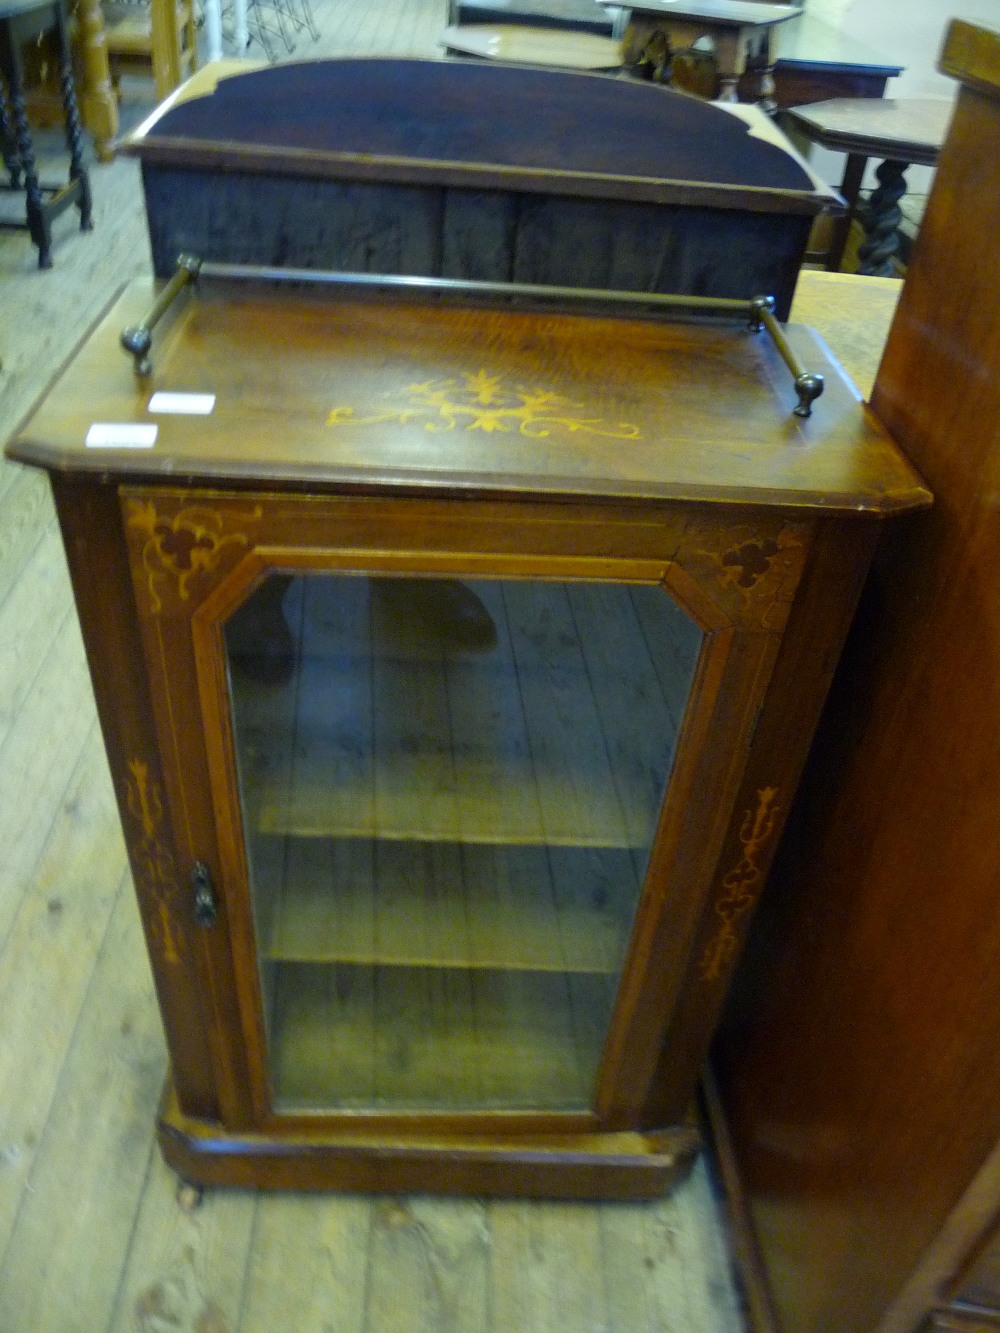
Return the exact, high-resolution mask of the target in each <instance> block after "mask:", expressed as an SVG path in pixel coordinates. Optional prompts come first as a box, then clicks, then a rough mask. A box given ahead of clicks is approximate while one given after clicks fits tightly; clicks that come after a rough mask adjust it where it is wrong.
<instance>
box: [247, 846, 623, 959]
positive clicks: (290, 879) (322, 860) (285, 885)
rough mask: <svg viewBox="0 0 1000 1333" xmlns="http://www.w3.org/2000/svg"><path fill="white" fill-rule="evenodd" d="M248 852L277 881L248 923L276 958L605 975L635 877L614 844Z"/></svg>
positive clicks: (619, 948) (619, 944) (618, 951)
mask: <svg viewBox="0 0 1000 1333" xmlns="http://www.w3.org/2000/svg"><path fill="white" fill-rule="evenodd" d="M252 861H253V865H254V870H255V873H256V875H257V878H258V883H260V882H261V881H264V880H268V881H269V880H270V876H271V874H273V875H274V876H275V879H276V880H277V882H276V883H275V884H274V889H273V892H271V891H269V890H270V884H268V889H267V890H265V891H264V892H263V893H262V894H261V897H262V898H263V899H264V903H263V904H262V906H261V908H260V912H259V916H258V927H259V930H260V932H261V935H262V937H263V938H262V941H261V949H262V952H263V954H264V955H265V956H266V957H267V958H268V959H271V960H274V961H278V962H348V963H359V964H395V965H401V966H409V967H417V966H424V967H436V968H447V967H452V968H465V969H477V970H484V969H488V968H501V969H505V970H509V971H539V972H546V971H548V972H587V973H595V974H599V975H612V974H613V973H615V972H616V971H617V968H618V966H619V961H620V959H621V958H622V956H623V955H624V951H625V946H626V944H627V941H628V934H629V931H630V930H631V926H632V919H633V916H634V912H635V904H636V902H637V900H638V896H639V892H640V889H641V885H642V875H641V869H642V867H637V866H636V863H635V860H634V859H633V857H632V855H631V853H630V852H629V851H628V850H627V849H618V848H615V849H610V850H609V849H607V848H598V849H595V848H590V847H554V848H544V847H532V846H522V847H506V846H491V845H488V844H487V845H479V846H475V845H469V844H457V843H435V842H423V843H413V844H410V843H404V842H397V841H390V842H384V843H379V842H377V841H375V840H373V839H331V840H326V839H318V838H310V839H289V840H288V841H287V842H286V841H285V840H281V841H278V840H273V841H269V842H267V843H264V844H263V845H262V844H261V840H257V841H256V842H255V843H254V844H253V854H252ZM269 872H270V873H269ZM279 877H280V878H279Z"/></svg>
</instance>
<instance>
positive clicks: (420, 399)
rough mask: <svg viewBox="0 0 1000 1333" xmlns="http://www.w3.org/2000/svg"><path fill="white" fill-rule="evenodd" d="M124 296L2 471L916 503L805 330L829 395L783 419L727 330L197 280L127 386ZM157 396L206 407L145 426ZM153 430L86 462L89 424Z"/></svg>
mask: <svg viewBox="0 0 1000 1333" xmlns="http://www.w3.org/2000/svg"><path fill="white" fill-rule="evenodd" d="M151 298H152V291H151V287H150V285H149V284H148V283H145V282H143V281H139V282H136V283H133V284H130V285H129V286H128V287H127V288H126V289H125V291H124V293H123V295H122V296H121V298H120V299H119V300H118V301H117V302H116V303H115V304H114V305H113V306H112V308H111V309H110V311H109V313H108V314H107V315H106V317H105V318H104V320H103V322H102V323H101V325H100V326H99V328H98V330H97V332H96V335H95V336H94V337H93V338H91V339H90V340H89V341H88V343H87V344H86V345H85V346H84V347H83V349H82V350H81V352H80V354H79V356H78V357H77V358H76V359H75V361H74V362H73V363H72V365H71V366H70V367H69V368H68V369H67V370H66V371H65V372H64V373H63V375H62V377H61V378H60V380H58V381H57V383H56V385H55V388H54V391H53V392H52V393H51V394H50V395H49V397H48V398H47V400H46V402H45V404H44V406H43V407H42V408H41V410H40V411H39V412H38V413H37V414H36V415H35V417H34V418H32V419H31V420H30V422H29V423H28V425H27V427H26V428H25V430H24V432H23V433H22V435H21V436H20V437H19V438H18V440H17V441H15V444H14V447H13V450H12V452H13V454H14V456H16V457H18V458H20V459H22V460H24V461H28V462H35V463H41V464H43V465H45V466H50V467H56V468H72V469H85V470H90V471H98V472H101V473H102V474H112V475H120V476H122V477H129V478H141V477H147V478H150V479H156V478H160V479H162V478H164V477H170V478H177V477H178V476H184V475H191V476H198V477H201V478H205V479H209V480H212V479H222V478H239V477H246V476H248V475H253V476H268V477H269V478H270V479H272V481H273V482H275V483H280V482H281V481H283V480H288V481H295V480H305V481H309V482H314V483H318V484H319V483H321V484H324V485H330V484H333V485H337V486H340V487H346V488H350V489H356V490H359V491H362V492H373V491H375V492H383V493H384V492H386V491H388V490H399V489H401V488H402V489H407V490H411V489H412V488H413V487H414V486H419V487H420V488H421V489H422V490H423V489H426V488H430V489H431V490H432V491H433V492H436V493H445V494H446V493H456V492H457V493H465V494H467V493H469V492H470V491H473V492H474V493H477V494H494V495H498V496H501V495H509V496H517V495H522V496H530V495H536V496H539V497H543V496H554V495H563V496H577V497H582V498H604V497H612V496H618V497H622V498H623V499H630V498H632V499H648V498H653V499H665V500H677V499H680V500H686V499H690V500H718V501H729V502H738V503H765V504H768V503H770V504H777V505H791V506H795V507H799V508H807V509H814V510H821V511H824V512H830V511H840V512H843V511H844V510H849V511H852V512H857V511H863V512H864V511H867V512H872V513H885V512H891V511H894V510H898V509H906V508H909V507H912V506H914V505H917V506H919V505H923V504H925V503H927V500H928V497H927V493H926V491H925V490H924V489H923V487H922V486H921V484H920V482H919V479H918V478H917V476H916V474H915V473H914V472H913V471H912V470H911V469H910V468H909V466H908V465H907V463H906V462H905V460H903V459H902V458H901V457H900V455H899V454H898V453H897V451H896V450H895V448H894V447H893V445H892V442H891V440H890V438H889V436H888V435H887V434H886V433H885V431H884V430H883V429H882V428H881V426H880V425H879V424H878V422H877V421H875V420H874V418H873V417H871V415H870V414H868V413H867V412H865V411H859V410H858V403H857V397H856V393H855V391H854V390H853V388H852V387H851V386H850V385H849V383H848V381H847V380H846V379H845V378H844V376H843V374H842V373H841V371H840V369H839V367H838V366H837V364H836V363H835V362H833V361H832V360H831V359H830V358H829V356H828V355H827V354H826V352H825V350H824V348H823V344H822V343H821V342H820V341H819V340H818V339H816V338H815V337H814V335H813V334H812V333H811V332H810V331H809V330H807V329H802V328H797V327H794V326H790V327H789V330H788V336H789V339H790V341H791V342H792V343H793V344H794V346H795V347H796V350H797V352H798V355H799V357H800V359H801V360H802V361H803V363H804V364H806V365H807V366H808V367H809V369H811V370H815V371H817V372H819V373H821V374H823V375H824V376H825V377H826V384H827V387H826V391H825V393H824V395H823V397H822V398H821V399H820V400H819V402H818V403H817V405H816V407H815V409H814V411H813V414H812V416H811V417H810V418H809V419H808V420H803V419H802V418H800V417H796V416H794V415H793V413H792V408H793V406H794V405H795V401H796V398H795V392H794V389H793V386H792V382H791V377H790V375H789V372H788V370H787V369H786V367H785V366H784V364H783V363H782V362H781V360H780V358H779V357H778V355H777V353H776V351H775V349H774V347H773V346H772V345H771V344H770V343H769V341H768V340H767V339H766V338H765V337H764V336H762V335H758V334H753V333H751V332H749V331H748V329H747V328H746V327H745V326H744V325H743V324H742V323H740V322H738V321H737V322H736V323H733V324H725V325H718V324H716V325H714V326H709V325H704V324H702V325H697V324H693V323H691V322H661V323H655V322H652V321H644V320H639V319H633V320H626V319H610V318H599V317H594V316H590V315H582V314H575V315H559V314H545V313H532V314H528V313H513V312H510V311H503V310H495V309H494V310H489V309H471V308H455V307H452V308H446V307H440V306H418V305H403V304H388V303H383V302H380V303H374V302H371V301H366V302H361V301H351V300H345V299H344V298H343V297H342V296H339V297H323V298H316V299H312V298H305V297H299V298H292V297H289V296H288V295H274V296H269V295H267V294H264V295H261V294H250V293H249V292H247V291H246V290H245V289H244V290H243V291H239V290H235V289H233V288H231V287H230V288H226V287H224V286H222V285H221V284H212V283H203V284H201V285H200V286H199V288H198V289H197V290H196V291H194V292H192V293H190V294H185V295H184V296H183V297H182V298H181V300H179V301H178V303H177V305H176V306H175V307H174V311H173V312H172V313H171V314H170V315H169V316H168V317H167V318H166V319H165V320H164V321H163V322H162V323H161V324H160V325H159V326H158V327H157V329H156V333H155V335H154V340H153V351H152V361H153V372H152V375H151V376H150V377H149V378H148V379H145V380H143V379H139V378H137V377H136V376H135V374H134V373H133V369H132V362H131V359H130V358H129V357H127V356H126V355H125V354H124V353H123V352H122V350H121V348H120V346H119V343H118V337H119V334H120V332H121V330H122V328H123V327H124V326H125V325H127V324H133V323H137V322H138V321H139V320H141V319H142V318H143V316H144V315H145V313H146V312H147V310H148V308H149V306H150V303H151ZM157 390H170V391H175V392H186V393H191V392H198V393H211V394H214V395H215V406H214V409H213V411H212V412H211V413H210V414H209V415H207V416H194V415H192V416H187V415H154V414H151V413H150V412H149V410H148V404H149V400H150V397H151V395H152V394H153V393H154V392H155V391H157ZM95 421H96V422H113V423H142V424H146V425H149V424H155V425H156V427H157V437H156V442H155V444H154V445H153V446H152V447H151V448H145V449H137V448H125V449H107V448H101V449H94V448H88V447H87V446H86V444H85V439H86V436H87V432H88V430H89V428H90V426H91V424H92V423H94V422H95Z"/></svg>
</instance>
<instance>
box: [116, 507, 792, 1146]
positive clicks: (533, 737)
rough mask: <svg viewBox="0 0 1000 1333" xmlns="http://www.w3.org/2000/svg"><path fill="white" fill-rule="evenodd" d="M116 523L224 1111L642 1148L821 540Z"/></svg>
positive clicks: (391, 516)
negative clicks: (125, 554)
mask: <svg viewBox="0 0 1000 1333" xmlns="http://www.w3.org/2000/svg"><path fill="white" fill-rule="evenodd" d="M122 504H123V515H124V521H125V526H126V531H127V534H128V539H129V542H130V547H131V552H132V568H133V574H134V581H135V589H136V597H137V601H138V604H139V608H140V620H141V623H142V627H143V636H144V645H145V652H146V655H147V663H148V666H149V671H150V677H151V680H152V687H153V695H154V707H155V709H156V712H157V721H158V727H159V730H160V736H161V745H162V748H163V752H164V754H165V755H166V756H167V767H168V769H169V770H170V774H171V776H170V785H171V798H172V802H173V803H174V804H175V805H176V806H177V807H178V809H180V810H181V811H182V812H183V815H182V821H183V820H186V821H187V826H188V829H189V831H190V848H189V855H190V857H191V861H192V866H193V868H194V873H195V876H196V881H197V877H198V876H199V875H200V876H201V877H202V878H201V881H200V890H201V892H200V897H199V895H198V893H197V892H196V899H197V901H196V903H195V906H194V910H195V914H196V919H200V920H201V922H202V926H203V928H204V931H205V932H206V935H207V936H209V937H211V939H212V945H211V947H212V948H215V949H219V950H222V951H224V952H225V953H226V956H227V966H226V970H225V975H226V976H231V977H232V978H233V979H234V981H233V986H234V989H235V996H234V997H216V998H215V999H214V1000H213V1003H215V1004H216V1005H217V1008H218V1013H217V1020H216V1028H217V1031H218V1032H219V1034H220V1036H219V1042H218V1058H219V1061H220V1071H219V1079H220V1086H222V1087H224V1088H226V1089H228V1093H227V1094H226V1095H225V1096H223V1098H222V1102H223V1106H224V1115H225V1116H226V1118H227V1119H228V1120H229V1121H231V1122H232V1123H234V1124H236V1125H244V1126H245V1125H252V1126H255V1127H260V1128H263V1127H269V1128H271V1129H274V1128H275V1127H276V1126H277V1127H279V1128H280V1125H281V1124H282V1123H284V1124H293V1123H297V1124H300V1125H301V1123H302V1122H303V1121H304V1120H306V1121H307V1120H309V1119H313V1120H314V1121H317V1120H318V1119H321V1118H330V1117H333V1118H336V1117H349V1118H351V1120H352V1123H361V1122H364V1123H371V1124H379V1123H382V1122H385V1123H388V1122H389V1121H391V1120H392V1119H393V1118H399V1117H403V1118H406V1117H409V1118H411V1119H412V1118H414V1117H422V1116H423V1117H438V1118H444V1119H446V1120H447V1121H449V1122H454V1123H456V1124H461V1125H469V1124H473V1123H476V1122H478V1121H480V1120H481V1121H482V1123H483V1124H484V1125H486V1124H493V1125H496V1124H502V1123H514V1122H518V1123H522V1124H523V1123H525V1121H526V1118H530V1117H537V1121H538V1125H539V1127H541V1128H546V1127H548V1128H554V1127H555V1128H557V1127H559V1126H566V1127H569V1126H574V1125H575V1126H580V1125H590V1126H592V1127H595V1126H596V1127H600V1126H611V1127H615V1128H621V1127H622V1126H630V1125H632V1126H636V1127H638V1126H639V1125H640V1123H641V1121H642V1117H643V1107H644V1106H645V1105H646V1103H647V1101H648V1100H649V1085H650V1080H651V1078H652V1077H653V1075H654V1072H655V1070H656V1067H657V1058H658V1053H659V1050H660V1045H661V1039H662V1035H663V1032H664V1031H665V1029H666V1026H667V1023H668V1020H669V1017H670V1014H671V1012H672V1010H673V1008H674V1007H675V1006H676V1002H677V999H678V996H677V989H678V987H679V985H680V984H681V979H682V978H683V976H684V974H685V971H686V968H687V964H688V961H689V958H690V954H691V950H692V949H694V948H697V947H701V948H702V949H703V950H704V951H705V957H706V958H708V959H709V962H710V963H711V950H712V948H713V947H714V948H715V949H716V951H717V952H718V951H719V950H721V951H722V954H725V953H726V951H727V949H728V948H729V939H728V936H727V935H726V933H725V931H723V933H722V937H720V935H719V930H718V929H716V930H715V936H714V937H711V932H712V922H713V920H714V918H713V917H712V913H711V906H710V904H709V901H708V899H709V895H710V892H711V889H712V885H713V874H714V872H715V869H716V865H717V862H718V859H719V856H720V854H721V852H722V849H723V847H724V846H725V842H726V835H727V829H728V826H729V823H730V819H729V813H730V806H731V805H732V803H733V801H734V799H735V796H736V793H737V791H738V789H739V785H740V782H741V780H742V777H743V770H744V768H745V765H746V762H747V756H748V753H749V751H748V744H749V741H750V739H751V730H752V726H753V722H754V718H755V716H756V714H757V712H758V711H759V707H760V704H761V701H762V700H763V698H764V696H765V692H766V688H767V684H768V680H769V676H770V671H771V668H772V666H773V662H774V658H775V653H776V650H777V645H778V643H779V642H780V637H781V632H782V629H783V626H784V622H785V618H786V614H787V609H788V604H789V602H790V601H791V598H792V595H793V593H794V589H795V585H796V582H797V579H798V576H799V572H800V571H801V567H802V561H803V559H804V554H805V550H806V547H807V532H806V528H805V526H804V525H799V526H798V527H797V528H790V527H788V526H787V525H785V526H783V527H782V526H780V525H779V527H775V525H774V522H773V520H772V521H771V527H772V528H773V529H774V530H773V531H769V534H768V535H767V536H766V537H765V538H764V539H761V538H759V537H753V536H752V533H751V529H750V528H748V527H747V526H746V524H745V523H744V525H743V526H742V527H738V528H736V529H734V528H733V526H732V524H730V525H729V526H728V527H727V526H725V525H723V526H721V527H719V528H718V530H717V531H716V530H715V525H713V522H712V521H711V520H707V519H705V518H704V516H699V518H698V521H696V522H694V521H692V519H691V517H690V516H686V517H681V516H673V515H670V514H666V515H661V516H660V517H659V518H658V519H657V521H655V522H650V521H637V520H633V519H626V518H622V517H616V516H613V515H609V514H608V513H607V512H605V511H603V510H593V509H591V510H589V511H587V512H578V511H569V510H566V509H560V508H559V507H548V508H543V507H541V506H535V507H531V506H516V505H511V504H506V505H501V504H491V505H486V504H478V505H477V504H475V503H473V502H462V503H456V502H447V503H444V502H432V501H421V502H417V501H414V500H403V501H395V502H390V501H366V500H348V499H343V500H337V499H322V500H320V499H315V498H311V497H293V496H251V497H240V496H234V495H232V494H230V495H228V496H226V497H223V496H218V495H212V494H209V493H206V494H204V495H201V496H197V495H195V496H192V494H191V492H184V493H181V492H170V491H163V490H156V491H130V492H125V493H124V494H123V497H122ZM748 535H749V536H750V537H751V540H750V547H749V548H747V549H744V548H745V547H746V542H743V543H742V544H741V542H740V540H739V538H741V537H746V536H748ZM755 543H756V544H755ZM727 559H728V560H729V564H727V563H726V561H727ZM755 560H756V561H757V564H759V565H760V568H759V569H758V568H757V565H755V564H754V561H755ZM762 573H763V574H766V575H767V579H766V587H762V586H761V583H762V579H761V577H760V576H761V574H762ZM770 799H771V798H767V799H766V800H765V802H764V806H763V808H762V810H761V811H760V812H758V826H757V828H756V833H755V836H758V837H759V838H760V839H761V841H762V842H763V839H764V837H765V835H766V837H767V838H770V836H771V833H772V829H773V825H774V816H775V814H776V811H775V810H773V809H769V808H768V800H770ZM761 821H762V822H761ZM197 887H198V886H197V882H196V889H197ZM199 913H200V917H199V915H198V914H199ZM719 920H720V921H722V922H724V923H725V924H726V926H727V927H728V921H727V919H726V917H725V914H724V913H723V915H722V916H721V917H719ZM706 930H707V931H708V937H706V935H705V932H706ZM699 932H700V936H699ZM730 933H731V932H730ZM700 937H701V945H700V946H699V943H698V942H699V938H700ZM723 961H728V960H727V959H723ZM234 1015H238V1017H236V1018H235V1019H234Z"/></svg>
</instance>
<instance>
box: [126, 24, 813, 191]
mask: <svg viewBox="0 0 1000 1333" xmlns="http://www.w3.org/2000/svg"><path fill="white" fill-rule="evenodd" d="M761 8H773V7H772V6H761ZM122 150H123V151H124V152H125V153H128V154H132V155H133V156H137V157H140V158H142V159H143V160H144V161H149V162H159V163H171V164H174V165H180V166H185V167H204V168H206V169H210V170H213V171H220V172H223V173H229V172H240V171H251V172H274V173H277V174H283V175H293V176H307V177H310V178H324V177H325V178H329V179H336V180H359V181H391V182H395V183H397V184H400V183H409V184H414V185H417V184H431V185H434V184H437V185H452V186H464V187H468V188H470V189H496V188H503V189H516V190H523V191H527V192H528V193H543V194H549V193H552V192H558V193H565V194H571V195H576V196H581V197H592V198H610V199H629V200H645V201H648V202H660V203H663V202H681V203H689V204H692V205H695V204H704V205H711V206H715V207H731V208H738V209H750V210H751V211H763V212H768V211H775V212H782V213H788V212H792V213H807V214H815V213H818V212H822V211H823V210H825V209H828V208H831V207H836V206H837V203H838V196H837V195H836V193H835V192H834V191H833V190H832V189H831V188H830V187H829V186H828V185H827V184H826V183H825V182H824V181H822V180H821V179H820V178H819V177H818V176H816V175H815V173H814V172H812V171H811V169H810V168H809V167H808V165H807V164H806V163H805V162H804V161H803V160H802V159H801V158H800V157H799V156H798V154H797V153H796V152H795V150H794V149H793V148H792V146H791V144H789V142H788V141H787V139H785V138H784V136H783V135H782V134H781V133H780V132H779V131H778V130H777V129H776V128H775V127H774V125H773V124H772V123H771V122H770V120H769V119H768V117H767V116H765V115H764V114H763V113H762V112H760V111H759V110H757V109H756V108H752V107H735V108H723V107H720V106H713V105H710V104H709V103H706V102H702V101H700V100H699V99H697V98H693V97H688V96H685V95H684V94H682V93H677V92H674V91H672V90H671V89H667V88H663V87H660V86H659V85H654V84H648V83H642V82H629V81H624V80H621V79H615V78H609V77H606V76H604V75H601V74H592V73H584V72H580V71H569V70H550V69H531V68H524V67H517V66H508V65H500V64H495V63H493V62H489V61H461V60H449V61H440V60H376V59H368V60H363V59H362V60H358V59H351V60H314V61H302V62H300V63H292V64H288V65H279V66H274V67H271V68H265V69H254V68H250V69H249V70H247V68H246V66H242V67H236V68H235V69H234V67H233V66H232V65H226V66H223V67H221V68H219V67H217V66H215V65H209V66H206V68H205V69H203V70H200V71H199V72H198V73H197V74H196V75H195V76H194V77H193V78H192V79H190V80H189V81H188V82H187V83H186V84H185V85H184V86H183V87H182V88H180V89H178V91H177V92H176V93H175V94H174V95H173V96H172V97H170V98H168V99H167V101H166V102H164V103H163V105H162V106H161V107H159V108H157V110H156V111H155V112H154V113H153V115H152V116H150V117H149V119H148V120H146V121H145V122H144V123H143V124H142V125H141V126H140V127H139V128H138V129H137V130H136V131H135V133H134V134H133V135H131V136H130V137H129V138H128V139H126V140H125V141H124V143H123V144H122Z"/></svg>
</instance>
